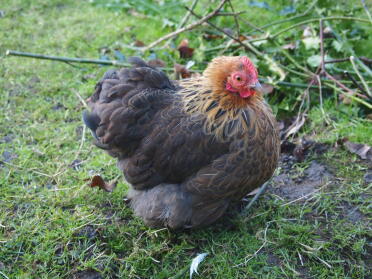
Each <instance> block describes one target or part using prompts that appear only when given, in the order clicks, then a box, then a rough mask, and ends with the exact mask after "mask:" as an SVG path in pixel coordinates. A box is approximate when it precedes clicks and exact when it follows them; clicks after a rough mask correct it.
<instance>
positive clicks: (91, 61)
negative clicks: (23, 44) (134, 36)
mask: <svg viewBox="0 0 372 279" xmlns="http://www.w3.org/2000/svg"><path fill="white" fill-rule="evenodd" d="M5 55H8V56H23V57H31V58H37V59H45V60H55V61H61V62H72V63H86V64H100V65H113V66H122V67H128V66H130V64H129V63H123V62H119V61H112V60H100V59H86V58H69V57H60V56H49V55H43V54H36V53H30V52H21V51H15V50H7V51H6V53H5Z"/></svg>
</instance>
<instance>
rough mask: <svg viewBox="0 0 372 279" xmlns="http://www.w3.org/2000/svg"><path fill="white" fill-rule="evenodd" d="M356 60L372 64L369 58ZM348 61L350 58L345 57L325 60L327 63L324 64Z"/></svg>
mask: <svg viewBox="0 0 372 279" xmlns="http://www.w3.org/2000/svg"><path fill="white" fill-rule="evenodd" d="M358 59H359V60H361V61H362V62H364V63H366V64H372V59H371V58H368V57H363V56H361V57H358ZM349 61H350V57H345V58H338V59H331V60H327V61H324V63H325V64H331V63H342V62H349Z"/></svg>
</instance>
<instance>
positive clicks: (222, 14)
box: [216, 11, 246, 17]
mask: <svg viewBox="0 0 372 279" xmlns="http://www.w3.org/2000/svg"><path fill="white" fill-rule="evenodd" d="M245 13H246V11H241V12H233V13H229V12H224V13H222V12H219V13H218V14H216V16H234V17H235V16H239V15H241V14H245Z"/></svg>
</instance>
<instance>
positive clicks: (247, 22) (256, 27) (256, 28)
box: [240, 17, 265, 33]
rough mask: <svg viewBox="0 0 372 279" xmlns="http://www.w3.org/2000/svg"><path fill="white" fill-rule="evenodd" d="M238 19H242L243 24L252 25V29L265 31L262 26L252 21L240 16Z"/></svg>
mask: <svg viewBox="0 0 372 279" xmlns="http://www.w3.org/2000/svg"><path fill="white" fill-rule="evenodd" d="M240 20H241V21H243V22H244V23H245V24H247V25H249V26H250V27H252V28H253V29H255V30H257V31H258V32H260V33H265V31H264V30H263V29H262V28H260V27H258V26H256V25H254V24H253V23H250V22H249V21H248V20H245V19H244V18H242V17H240Z"/></svg>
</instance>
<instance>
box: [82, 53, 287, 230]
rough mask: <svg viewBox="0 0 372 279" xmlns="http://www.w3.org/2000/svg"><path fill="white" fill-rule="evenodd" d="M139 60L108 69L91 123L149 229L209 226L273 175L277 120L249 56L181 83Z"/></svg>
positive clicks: (216, 62)
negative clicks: (121, 175) (115, 159)
mask: <svg viewBox="0 0 372 279" xmlns="http://www.w3.org/2000/svg"><path fill="white" fill-rule="evenodd" d="M130 62H131V63H132V65H133V67H132V68H130V69H126V68H125V69H120V70H116V71H115V70H110V71H108V72H106V74H105V75H104V77H103V78H102V79H101V81H100V82H99V83H98V84H97V85H96V89H95V92H94V94H93V95H92V96H91V97H90V98H89V99H88V104H89V106H90V108H91V111H90V112H84V114H83V119H84V122H85V123H86V125H87V126H88V127H89V128H90V129H91V130H92V134H93V136H94V137H95V139H96V142H95V144H96V146H98V147H99V148H102V149H104V150H106V151H107V152H108V153H109V154H110V155H111V156H113V157H116V158H117V160H118V163H117V165H118V167H119V169H120V170H121V171H122V172H123V174H124V176H125V179H126V181H127V182H128V183H129V184H130V185H131V188H130V190H129V193H128V198H129V199H130V201H131V203H130V204H131V207H132V208H133V210H134V213H135V214H136V215H137V216H140V217H141V218H142V219H143V220H144V222H145V223H146V224H147V225H149V226H152V227H162V226H166V227H169V228H171V229H183V228H198V227H202V226H207V225H209V224H212V223H213V222H215V221H216V220H217V219H218V218H219V217H221V216H222V215H223V214H224V213H225V211H226V210H227V208H228V207H229V205H230V204H232V203H234V202H237V201H239V200H241V199H242V198H243V197H244V196H245V195H246V194H247V193H249V192H250V191H252V190H254V189H256V188H258V187H260V186H261V185H262V184H263V183H264V182H265V181H267V180H268V179H269V178H270V177H271V176H272V174H273V172H274V170H275V168H276V166H277V161H278V157H279V146H280V145H279V138H278V132H277V130H276V121H275V118H274V116H273V114H272V111H271V109H270V108H269V106H268V105H267V104H266V102H265V101H264V99H263V96H262V94H261V92H260V89H261V87H260V85H259V82H258V74H257V70H256V68H255V66H254V65H253V63H252V62H251V61H250V60H249V59H248V58H247V57H245V56H242V57H228V56H223V57H217V58H215V59H213V61H212V62H211V63H210V64H209V65H208V67H207V68H206V70H205V71H204V72H203V74H202V76H200V77H195V78H191V79H188V80H182V81H179V82H175V81H170V80H169V79H168V77H167V76H166V75H165V74H164V73H163V72H162V71H160V70H158V69H156V68H153V67H151V66H149V65H148V64H146V63H145V62H144V61H143V60H141V59H140V58H137V57H132V58H131V59H130Z"/></svg>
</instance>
